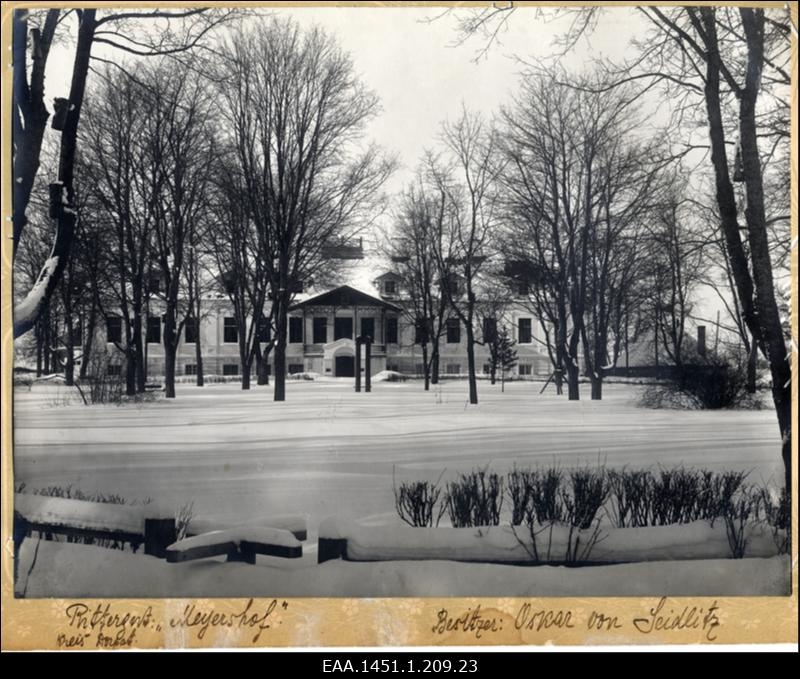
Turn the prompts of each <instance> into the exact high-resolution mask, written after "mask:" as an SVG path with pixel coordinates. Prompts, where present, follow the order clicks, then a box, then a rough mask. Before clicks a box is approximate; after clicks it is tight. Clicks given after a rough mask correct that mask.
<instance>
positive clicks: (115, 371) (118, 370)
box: [106, 363, 122, 377]
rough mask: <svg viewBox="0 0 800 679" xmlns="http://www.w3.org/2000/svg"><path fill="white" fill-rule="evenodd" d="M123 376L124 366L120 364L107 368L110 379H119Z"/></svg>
mask: <svg viewBox="0 0 800 679" xmlns="http://www.w3.org/2000/svg"><path fill="white" fill-rule="evenodd" d="M121 374H122V366H121V365H120V364H119V363H110V364H109V365H108V367H107V368H106V375H108V376H109V377H119V376H120V375H121Z"/></svg>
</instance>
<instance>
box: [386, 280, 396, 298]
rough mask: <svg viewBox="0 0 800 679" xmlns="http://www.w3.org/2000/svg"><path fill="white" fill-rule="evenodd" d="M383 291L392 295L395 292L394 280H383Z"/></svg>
mask: <svg viewBox="0 0 800 679" xmlns="http://www.w3.org/2000/svg"><path fill="white" fill-rule="evenodd" d="M383 292H384V294H386V295H394V294H395V293H396V292H397V283H396V282H395V281H384V282H383Z"/></svg>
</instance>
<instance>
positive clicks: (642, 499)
mask: <svg viewBox="0 0 800 679" xmlns="http://www.w3.org/2000/svg"><path fill="white" fill-rule="evenodd" d="M608 482H609V485H610V492H611V496H610V501H609V503H608V509H609V515H610V516H611V518H612V520H613V522H614V524H615V525H616V526H617V527H618V528H624V527H626V526H631V527H634V528H636V527H640V526H649V525H650V517H651V516H652V501H653V475H652V473H651V472H650V471H648V470H628V469H622V470H615V469H610V470H609V471H608Z"/></svg>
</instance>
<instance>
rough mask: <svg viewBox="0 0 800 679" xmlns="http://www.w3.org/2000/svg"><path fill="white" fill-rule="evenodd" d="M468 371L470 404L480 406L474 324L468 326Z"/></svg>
mask: <svg viewBox="0 0 800 679" xmlns="http://www.w3.org/2000/svg"><path fill="white" fill-rule="evenodd" d="M467 371H468V373H469V402H470V403H471V404H472V405H477V404H478V380H477V378H476V377H475V334H474V332H473V330H472V324H471V323H468V324H467Z"/></svg>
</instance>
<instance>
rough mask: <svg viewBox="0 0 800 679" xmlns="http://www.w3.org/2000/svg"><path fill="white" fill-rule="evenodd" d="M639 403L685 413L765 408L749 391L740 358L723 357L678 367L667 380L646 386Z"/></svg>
mask: <svg viewBox="0 0 800 679" xmlns="http://www.w3.org/2000/svg"><path fill="white" fill-rule="evenodd" d="M639 404H640V405H641V406H643V407H646V408H678V409H685V410H720V409H723V408H750V409H757V408H760V407H762V404H761V401H760V399H759V398H758V396H757V395H753V394H750V393H749V392H748V390H747V365H746V364H745V363H743V362H742V360H741V358H740V357H737V356H735V355H731V356H728V355H722V354H721V355H719V356H714V357H709V358H708V359H706V360H705V362H702V363H688V364H685V365H683V366H680V367H679V368H678V367H676V368H675V369H674V371H673V374H672V376H671V377H670V378H669V379H668V380H666V381H662V382H656V383H654V384H650V385H648V386H647V387H645V389H644V390H643V391H642V393H641V396H640V401H639Z"/></svg>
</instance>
